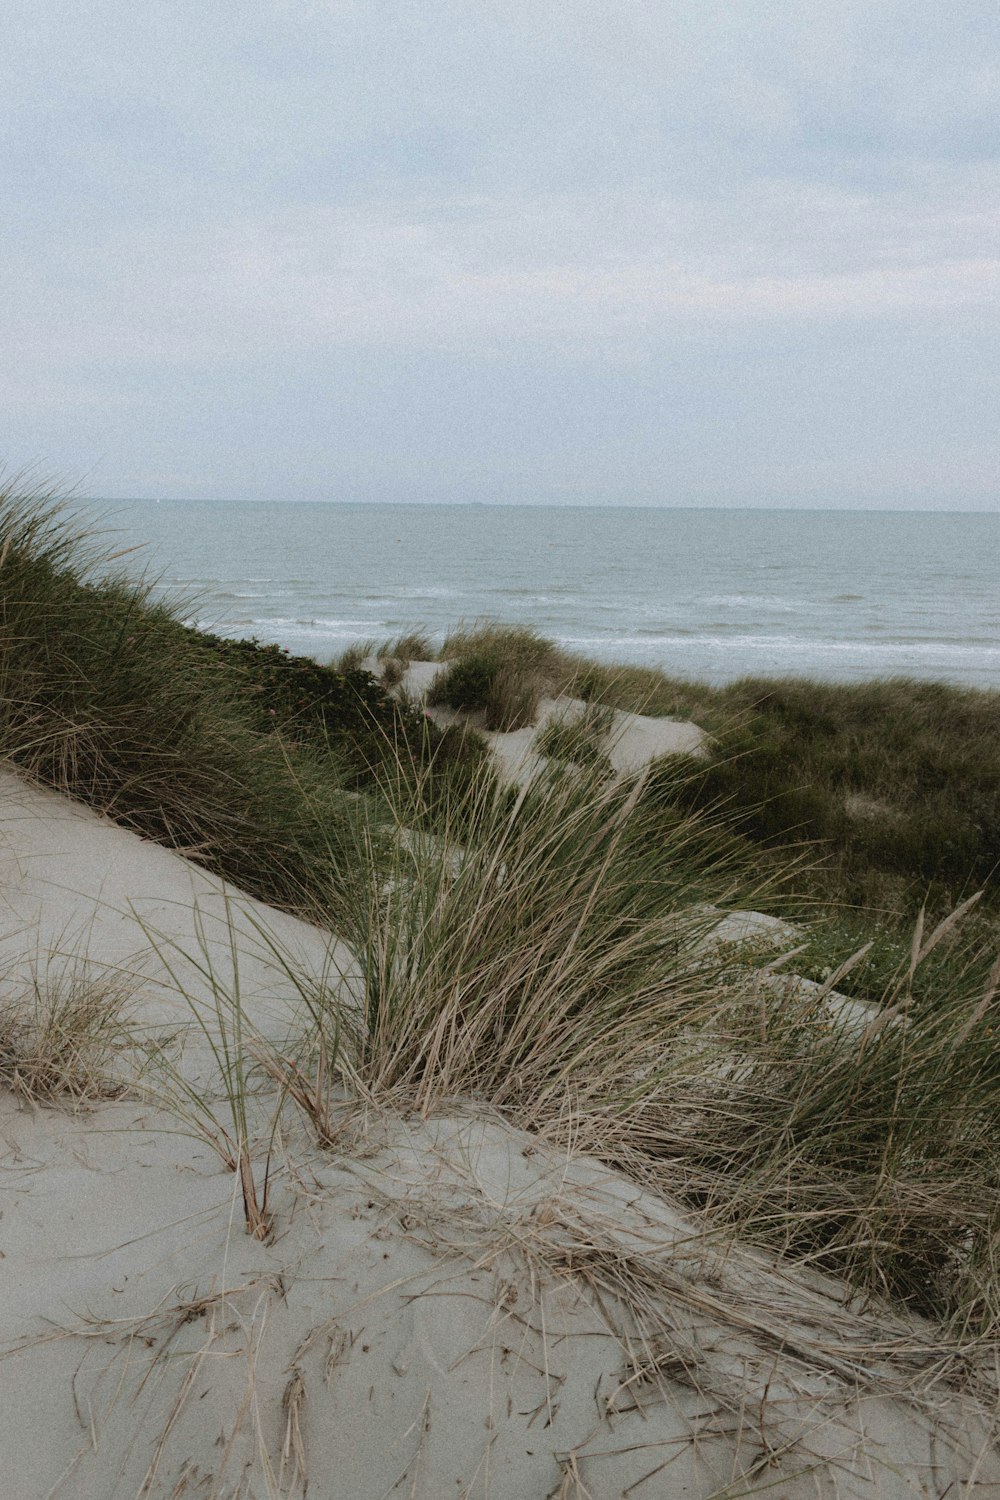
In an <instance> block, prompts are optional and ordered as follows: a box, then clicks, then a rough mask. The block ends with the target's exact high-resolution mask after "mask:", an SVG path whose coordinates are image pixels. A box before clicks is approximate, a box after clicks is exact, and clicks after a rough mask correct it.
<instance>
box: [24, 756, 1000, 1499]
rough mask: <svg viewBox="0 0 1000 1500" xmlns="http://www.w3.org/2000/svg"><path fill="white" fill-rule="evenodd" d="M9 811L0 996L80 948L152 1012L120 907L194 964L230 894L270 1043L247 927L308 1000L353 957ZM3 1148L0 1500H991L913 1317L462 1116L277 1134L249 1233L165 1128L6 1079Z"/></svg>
mask: <svg viewBox="0 0 1000 1500" xmlns="http://www.w3.org/2000/svg"><path fill="white" fill-rule="evenodd" d="M3 793H4V795H3V802H2V812H3V815H4V816H3V824H4V826H3V834H4V840H3V843H4V849H5V858H4V868H3V870H2V872H0V875H2V890H3V892H4V896H5V908H4V917H3V922H4V925H3V932H4V934H5V935H4V938H3V942H4V948H5V950H6V953H7V955H8V958H9V959H10V960H11V961H12V963H13V965H14V968H15V970H16V971H17V973H18V974H19V975H20V976H21V977H22V978H23V974H24V972H25V969H26V968H27V967H30V966H31V965H32V964H34V963H36V962H40V964H41V974H42V977H43V979H44V976H45V973H46V969H47V963H48V960H47V956H46V955H47V951H48V949H49V947H52V946H54V947H55V948H56V949H57V950H58V951H59V952H60V953H61V952H62V951H63V950H64V949H67V950H69V951H70V952H72V953H85V954H86V957H87V960H88V962H89V963H90V965H91V966H92V968H93V970H94V972H96V973H100V972H102V971H103V972H111V971H114V972H117V971H120V970H122V969H125V970H127V971H128V973H130V974H134V975H138V976H140V978H141V981H142V982H141V984H140V985H139V988H138V991H137V995H136V1000H135V1005H136V1007H137V1012H138V1014H139V1017H140V1018H141V1019H145V1020H147V1021H149V1022H160V1021H162V1020H163V1018H164V1017H168V1018H170V1019H171V1021H172V1022H173V1023H175V1024H177V1023H179V1022H180V1021H181V1019H182V1018H183V1016H184V1014H185V1007H184V1005H183V1002H182V1001H180V999H179V997H178V996H177V995H176V993H175V992H173V991H172V989H171V986H170V984H169V981H166V980H165V976H164V973H163V970H162V964H161V963H160V961H159V960H158V958H157V955H156V953H155V952H154V951H152V950H151V948H150V946H149V943H148V941H147V940H146V936H145V933H144V931H143V928H142V926H141V925H139V924H138V923H137V921H136V918H135V916H134V915H133V912H132V910H130V907H131V908H134V909H135V910H137V911H141V912H142V913H144V914H145V915H146V917H147V919H149V920H152V919H153V917H154V916H155V921H156V923H157V925H158V926H159V927H160V928H161V930H165V931H167V932H168V933H169V934H170V936H171V937H172V938H174V939H176V941H177V942H179V943H180V944H182V945H188V946H190V945H191V944H192V943H193V944H195V945H197V943H198V931H197V923H196V921H195V918H194V916H193V910H194V907H193V903H195V902H197V904H198V906H199V908H201V909H202V910H204V911H206V912H207V913H209V929H210V932H209V937H208V939H207V940H208V941H209V942H210V943H211V942H214V941H215V939H216V938H218V937H219V936H220V934H221V933H222V931H223V928H222V927H221V926H220V925H219V918H220V916H225V915H226V911H227V907H226V898H227V896H228V898H229V903H230V904H229V908H228V910H229V912H230V913H232V910H233V905H232V903H233V902H238V905H239V907H240V910H241V911H242V912H244V913H245V914H246V915H245V916H244V917H241V918H239V920H238V923H237V925H236V927H235V929H234V930H235V931H236V932H237V934H238V937H237V943H236V949H237V964H238V968H239V972H240V977H241V983H242V987H243V998H244V1003H245V1005H246V1007H247V1010H248V1012H249V1013H251V1014H252V1015H253V1016H254V1017H255V1019H256V1020H258V1022H259V1024H261V1025H262V1026H271V1027H275V1028H277V1029H278V1030H280V1029H281V1028H283V1027H285V1026H287V1025H288V1024H289V1022H290V1021H291V1020H292V1019H293V1017H294V1013H295V1008H296V1001H295V992H294V987H292V986H290V985H289V984H288V982H287V979H283V976H282V974H281V972H280V969H278V968H276V966H275V964H274V963H273V962H272V961H271V956H270V954H269V950H268V945H267V943H266V942H265V943H263V944H262V940H261V937H260V933H259V931H258V928H257V925H256V924H260V925H261V926H263V927H264V929H265V930H266V931H267V932H269V933H272V934H273V935H274V940H275V941H279V942H280V943H281V944H282V946H283V947H285V948H287V949H289V950H290V951H291V950H293V951H294V952H295V954H296V956H297V960H298V961H299V962H301V963H302V964H303V965H305V966H307V967H308V966H309V965H311V966H312V970H313V972H315V973H316V974H318V975H320V976H322V974H323V972H324V971H329V969H330V965H331V961H332V962H333V964H334V965H335V966H337V967H339V968H341V969H345V970H346V969H347V968H348V967H349V966H348V964H347V962H346V959H345V955H344V954H343V950H342V949H340V948H339V947H338V945H336V944H334V943H332V942H331V940H329V939H328V938H325V937H324V936H323V935H322V934H319V933H316V932H315V931H314V930H313V929H311V928H308V927H305V926H304V925H303V924H301V923H295V922H292V921H291V920H290V919H288V918H286V917H283V916H281V915H280V914H278V913H273V912H270V911H269V910H268V909H267V908H266V907H262V906H261V904H260V903H256V902H252V901H250V900H248V899H247V898H245V897H237V894H236V893H234V892H232V891H231V890H227V889H226V888H223V887H221V885H220V883H219V882H217V881H213V880H212V879H211V877H209V876H207V875H204V873H203V872H200V871H198V870H196V869H194V868H193V867H191V866H190V865H188V864H186V863H185V862H184V861H183V860H182V859H180V858H179V857H178V856H176V855H172V854H170V853H168V852H166V851H164V850H162V849H159V848H157V847H155V846H153V845H150V844H147V843H144V842H143V841H141V840H139V839H138V838H135V837H134V836H133V835H130V834H128V833H125V832H123V831H122V830H120V829H116V828H113V827H111V826H110V825H109V824H107V823H106V822H104V821H103V820H101V819H100V818H98V817H96V816H95V815H93V814H91V813H89V812H87V811H85V810H83V809H80V808H76V807H73V806H72V805H71V804H69V803H66V802H64V801H63V800H62V799H60V798H58V797H54V796H53V795H52V794H49V793H44V792H37V791H34V790H29V789H28V788H25V787H22V786H20V785H19V784H18V783H16V782H15V781H14V780H13V778H10V777H5V778H4V782H3ZM213 903H214V904H213ZM213 934H214V936H213ZM227 953H228V948H227V947H224V946H220V947H218V948H215V949H213V957H214V959H215V960H217V961H218V963H219V964H220V965H221V966H222V967H223V969H225V965H226V963H227V962H229V961H230V960H229V959H228V958H227ZM57 962H61V959H58V960H57ZM190 977H191V982H192V984H195V983H196V981H197V979H198V975H197V972H196V970H192V972H191V975H190ZM186 979H187V975H186ZM16 982H19V981H17V980H15V983H16ZM210 998H211V996H210V987H209V992H206V991H205V990H204V989H203V990H202V992H201V999H202V1000H203V1001H208V1000H210ZM0 1154H2V1163H3V1174H2V1178H0V1186H2V1194H3V1196H2V1198H0V1256H2V1258H0V1355H2V1357H0V1455H2V1464H0V1495H2V1496H3V1500H43V1497H48V1496H50V1495H51V1496H59V1497H66V1500H118V1497H128V1500H133V1497H139V1496H150V1497H157V1500H160V1497H162V1500H182V1497H192V1500H193V1497H197V1500H208V1497H219V1500H222V1497H225V1500H236V1497H240V1500H250V1497H254V1500H257V1497H260V1500H263V1497H268V1500H270V1497H277V1496H285V1497H291V1496H295V1497H299V1496H306V1495H307V1494H308V1496H309V1497H310V1500H392V1497H396V1496H407V1497H413V1500H442V1497H450V1496H455V1497H463V1496H464V1497H477V1500H480V1497H481V1500H486V1497H493V1500H544V1497H547V1496H554V1497H555V1496H562V1497H566V1500H570V1497H573V1500H584V1497H588V1496H589V1497H591V1500H612V1497H620V1496H623V1495H626V1494H627V1495H628V1496H629V1497H630V1500H631V1497H635V1500H654V1497H664V1496H675V1495H676V1496H682V1495H683V1496H686V1497H700V1500H708V1497H710V1496H715V1497H720V1500H721V1497H722V1496H726V1497H732V1500H735V1497H736V1496H739V1495H744V1494H756V1493H761V1494H765V1495H769V1496H771V1497H774V1500H777V1497H782V1500H800V1497H801V1500H806V1497H809V1500H816V1497H820V1500H824V1497H827V1496H829V1497H843V1500H849V1497H853V1496H858V1497H861V1496H864V1497H866V1500H876V1497H878V1500H881V1497H883V1496H887V1497H891V1500H895V1497H904V1496H905V1497H907V1500H917V1497H927V1496H937V1497H942V1500H943V1497H944V1496H945V1495H947V1496H948V1497H949V1500H972V1497H983V1500H986V1497H991V1500H992V1497H995V1496H997V1495H1000V1452H998V1448H997V1446H996V1430H995V1423H996V1410H995V1406H996V1401H997V1393H996V1388H995V1371H994V1373H993V1377H992V1378H991V1376H990V1374H989V1371H988V1369H987V1368H986V1366H987V1363H988V1361H987V1360H986V1358H985V1355H984V1357H983V1358H982V1359H979V1358H978V1357H977V1356H975V1355H974V1354H970V1355H969V1356H968V1357H967V1358H965V1359H963V1360H961V1361H957V1362H954V1363H952V1362H949V1361H948V1360H947V1359H946V1358H943V1357H942V1355H943V1351H942V1349H941V1346H940V1342H939V1340H938V1338H937V1336H936V1333H935V1330H934V1329H933V1328H930V1327H929V1326H927V1325H924V1324H921V1323H919V1322H917V1321H916V1320H908V1321H905V1322H904V1321H903V1320H901V1319H899V1318H896V1317H893V1316H892V1315H890V1314H889V1313H888V1312H886V1311H879V1310H878V1309H876V1308H873V1307H868V1308H867V1309H861V1308H854V1307H852V1305H851V1303H850V1298H849V1297H848V1294H847V1292H846V1290H845V1289H844V1287H842V1286H841V1285H839V1284H838V1283H836V1282H833V1281H826V1280H822V1279H820V1278H817V1277H811V1276H809V1275H808V1274H807V1273H805V1272H803V1271H798V1270H793V1269H791V1268H788V1267H783V1266H782V1265H781V1264H780V1262H778V1261H777V1260H775V1259H774V1258H771V1257H766V1256H763V1255H759V1254H755V1253H752V1252H750V1251H746V1250H739V1249H737V1248H733V1247H726V1246H725V1245H723V1244H722V1243H721V1242H718V1243H716V1242H713V1241H706V1240H705V1239H704V1238H703V1237H702V1236H701V1235H700V1234H699V1232H698V1226H697V1225H696V1224H695V1223H693V1222H691V1221H690V1220H689V1219H688V1218H686V1217H685V1215H684V1214H682V1213H680V1212H678V1211H677V1209H675V1208H674V1207H672V1206H671V1205H670V1204H668V1203H665V1202H664V1201H663V1200H661V1199H660V1198H658V1197H655V1196H654V1195H652V1194H650V1193H648V1192H644V1191H642V1190H640V1188H639V1187H637V1186H636V1185H635V1184H634V1183H633V1182H631V1181H629V1180H628V1179H627V1178H625V1177H623V1176H621V1175H619V1174H616V1173H614V1172H611V1171H609V1170H607V1169H606V1168H603V1167H601V1166H599V1165H597V1164H596V1163H594V1162H592V1161H589V1160H587V1159H586V1158H583V1157H573V1156H569V1157H568V1156H567V1155H566V1154H565V1153H563V1152H559V1151H556V1150H554V1149H553V1148H551V1147H549V1146H547V1145H546V1144H545V1143H544V1142H542V1141H540V1140H538V1139H537V1138H535V1137H532V1136H530V1135H527V1134H526V1133H524V1132H522V1131H518V1130H514V1129H512V1128H510V1127H509V1126H508V1125H506V1124H504V1123H503V1122H502V1121H498V1120H494V1119H490V1118H484V1117H483V1115H482V1112H481V1111H477V1110H476V1109H475V1108H474V1107H473V1106H472V1105H469V1106H468V1108H467V1111H466V1112H464V1113H463V1112H462V1111H460V1110H457V1111H456V1112H455V1113H454V1114H453V1115H452V1116H450V1117H448V1118H442V1119H433V1120H429V1121H424V1122H421V1121H414V1120H403V1119H400V1118H398V1117H393V1116H386V1117H384V1118H383V1117H381V1116H379V1115H377V1114H373V1113H372V1112H371V1111H368V1112H367V1114H366V1113H364V1112H362V1111H360V1110H359V1108H358V1107H357V1106H349V1105H346V1104H345V1107H344V1119H343V1129H342V1134H341V1137H340V1139H339V1140H338V1142H337V1147H336V1149H335V1150H333V1151H328V1152H325V1153H321V1152H319V1151H317V1150H316V1149H315V1148H314V1147H313V1146H312V1145H311V1144H310V1143H309V1141H308V1140H307V1138H306V1137H305V1135H304V1134H303V1133H300V1132H299V1131H298V1130H297V1129H296V1128H295V1127H294V1125H291V1126H290V1127H289V1129H288V1131H287V1132H286V1133H285V1134H284V1136H283V1138H282V1141H281V1144H280V1149H279V1150H278V1153H277V1156H276V1162H275V1174H274V1180H273V1185H272V1200H271V1207H272V1210H273V1213H274V1227H275V1233H274V1237H273V1240H272V1242H271V1243H270V1244H266V1245H265V1244H261V1243H260V1242H258V1241H255V1240H252V1239H250V1238H249V1237H248V1236H247V1235H246V1234H245V1232H244V1230H243V1226H242V1214H241V1205H240V1200H239V1192H238V1188H237V1184H236V1179H235V1177H234V1176H233V1175H232V1174H231V1173H228V1172H226V1171H225V1170H224V1169H223V1167H222V1165H221V1162H220V1160H219V1158H218V1157H217V1155H216V1154H215V1153H214V1152H213V1151H212V1149H211V1148H210V1146H209V1145H208V1144H207V1143H205V1142H204V1141H202V1140H197V1139H193V1138H191V1137H190V1136H188V1135H185V1134H182V1133H178V1121H177V1120H176V1118H175V1117H174V1116H172V1115H170V1114H168V1113H165V1112H164V1111H163V1110H162V1109H157V1108H153V1107H151V1106H146V1105H142V1104H137V1103H133V1102H115V1103H105V1104H101V1105H99V1106H97V1107H95V1108H94V1109H92V1110H91V1111H89V1112H82V1113H79V1114H76V1115H72V1114H69V1113H67V1112H65V1111H62V1110H60V1109H57V1108H44V1109H32V1108H30V1107H27V1106H19V1103H18V1100H17V1099H16V1098H15V1097H14V1096H12V1095H10V1094H9V1093H3V1092H2V1091H0ZM261 1170H262V1163H261V1162H260V1161H258V1173H260V1171H261ZM627 1286H630V1287H631V1289H632V1292H633V1303H632V1305H631V1306H629V1305H627V1302H626V1299H624V1298H623V1296H622V1292H623V1289H624V1288H625V1287H627ZM900 1341H902V1343H901V1342H900ZM991 1406H992V1408H993V1410H992V1411H991V1410H990V1408H991Z"/></svg>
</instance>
